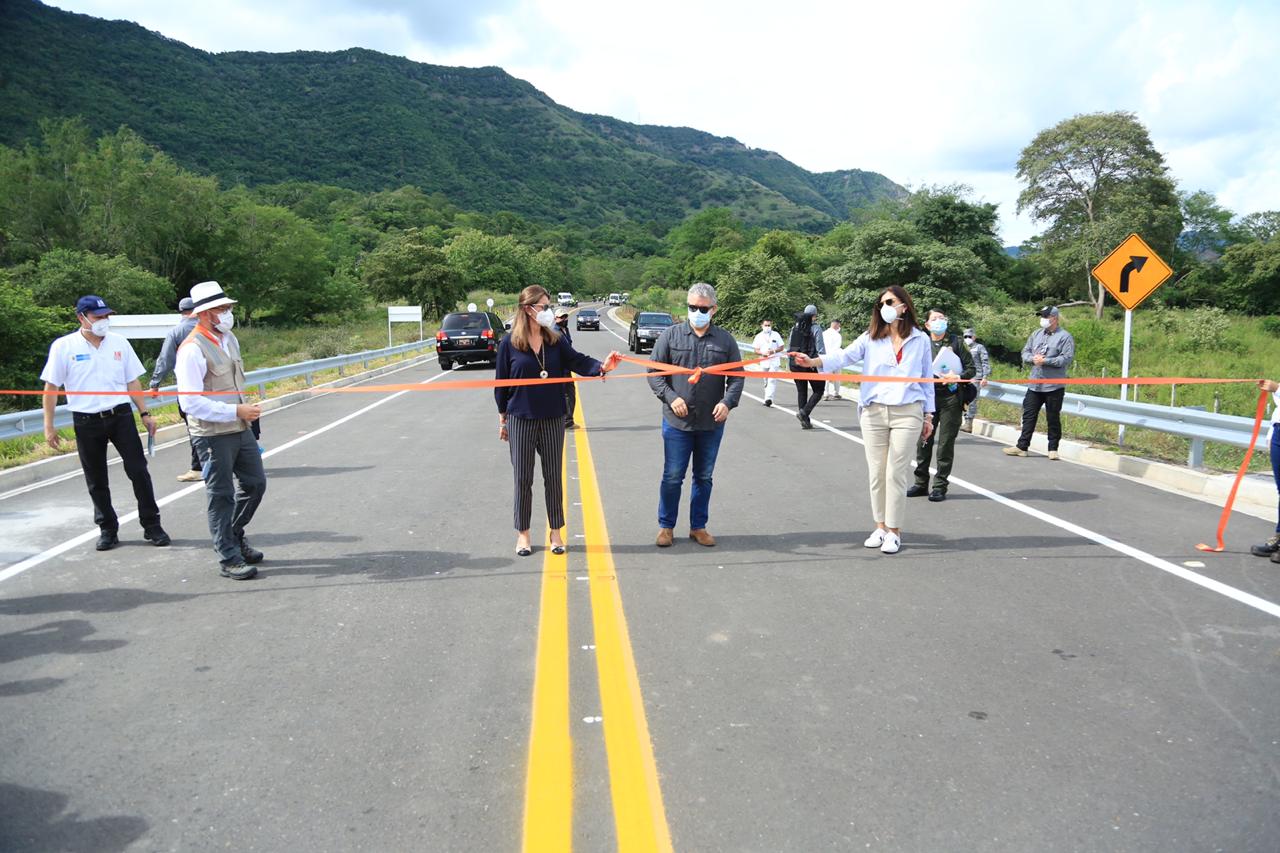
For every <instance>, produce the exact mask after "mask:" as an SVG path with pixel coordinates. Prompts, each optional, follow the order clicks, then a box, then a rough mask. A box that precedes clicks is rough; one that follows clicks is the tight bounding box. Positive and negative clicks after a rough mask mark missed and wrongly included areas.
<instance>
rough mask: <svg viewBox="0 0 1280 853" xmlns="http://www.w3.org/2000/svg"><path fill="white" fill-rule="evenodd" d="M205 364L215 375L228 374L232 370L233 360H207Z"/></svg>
mask: <svg viewBox="0 0 1280 853" xmlns="http://www.w3.org/2000/svg"><path fill="white" fill-rule="evenodd" d="M205 366H206V367H207V368H208V371H209V372H210V373H212V374H213V375H214V376H226V375H227V374H228V373H229V372H230V371H231V362H230V361H225V360H218V361H207V360H206V362H205Z"/></svg>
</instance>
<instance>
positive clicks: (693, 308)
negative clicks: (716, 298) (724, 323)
mask: <svg viewBox="0 0 1280 853" xmlns="http://www.w3.org/2000/svg"><path fill="white" fill-rule="evenodd" d="M714 307H715V306H714V305H690V306H689V310H690V311H701V312H702V313H703V314H706V313H708V312H709V311H710V310H711V309H712V308H714Z"/></svg>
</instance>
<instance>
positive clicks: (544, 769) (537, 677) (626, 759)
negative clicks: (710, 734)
mask: <svg viewBox="0 0 1280 853" xmlns="http://www.w3.org/2000/svg"><path fill="white" fill-rule="evenodd" d="M582 411H583V409H582V399H581V397H579V399H578V411H577V417H578V420H579V426H584V425H585V422H584V421H583V419H582ZM576 445H577V460H578V485H579V488H580V491H581V496H582V516H583V519H582V521H583V532H584V534H585V536H586V538H585V540H584V541H585V543H586V554H587V575H588V577H589V579H590V587H591V590H590V592H591V621H592V627H593V629H594V631H595V647H596V648H595V652H596V667H597V672H598V679H599V684H600V704H601V713H602V714H603V716H604V742H605V753H606V755H607V757H608V761H609V791H610V796H611V798H612V801H613V816H614V828H615V834H616V837H617V841H618V849H619V850H621V851H669V850H671V849H672V846H671V831H670V829H669V828H668V826H667V815H666V810H665V808H664V807H663V804H662V790H661V787H660V786H659V784H658V765H657V763H656V762H655V761H654V758H653V743H652V741H651V740H650V738H649V723H648V721H647V720H646V719H645V714H644V699H643V697H642V696H641V693H640V679H639V676H638V675H637V674H636V663H635V657H634V655H633V654H632V651H631V638H630V635H629V634H628V633H627V619H626V615H625V614H624V613H623V610H622V594H621V592H620V591H619V589H618V578H617V572H616V570H615V567H614V563H613V551H612V549H611V548H610V547H609V531H608V528H607V526H606V525H605V520H604V505H603V503H601V500H600V487H599V483H598V482H597V480H596V470H595V462H594V461H593V460H592V457H591V442H590V441H589V439H588V438H587V433H586V431H585V430H578V431H577V432H576ZM562 476H563V474H562ZM566 500H567V498H566ZM566 518H567V513H566ZM548 533H549V531H548ZM568 580H569V578H568V559H567V556H566V555H561V556H556V555H555V554H552V553H551V551H550V549H548V550H547V555H546V558H545V560H544V562H543V566H542V601H541V605H540V610H539V617H538V618H539V623H538V650H537V656H536V659H535V669H534V681H533V716H532V722H531V724H530V734H529V772H528V776H527V779H526V782H525V812H524V850H526V851H568V850H571V849H572V847H573V738H572V735H571V734H570V731H569V722H570V709H569V583H568Z"/></svg>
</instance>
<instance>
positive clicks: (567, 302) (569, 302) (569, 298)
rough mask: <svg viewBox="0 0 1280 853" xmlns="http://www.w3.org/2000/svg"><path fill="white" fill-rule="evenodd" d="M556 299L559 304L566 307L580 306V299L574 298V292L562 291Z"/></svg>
mask: <svg viewBox="0 0 1280 853" xmlns="http://www.w3.org/2000/svg"><path fill="white" fill-rule="evenodd" d="M556 301H557V303H558V304H559V305H562V306H564V307H565V308H577V307H578V300H576V299H574V298H573V294H572V293H561V294H560V296H559V297H558V298H557V300H556Z"/></svg>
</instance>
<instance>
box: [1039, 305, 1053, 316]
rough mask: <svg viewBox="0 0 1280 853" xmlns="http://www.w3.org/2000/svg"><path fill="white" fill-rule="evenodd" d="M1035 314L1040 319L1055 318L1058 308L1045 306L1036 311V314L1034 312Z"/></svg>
mask: <svg viewBox="0 0 1280 853" xmlns="http://www.w3.org/2000/svg"><path fill="white" fill-rule="evenodd" d="M1036 314H1037V315H1038V316H1040V317H1057V316H1058V306H1057V305H1046V306H1044V307H1043V308H1041V309H1040V310H1039V311H1037V312H1036Z"/></svg>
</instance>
